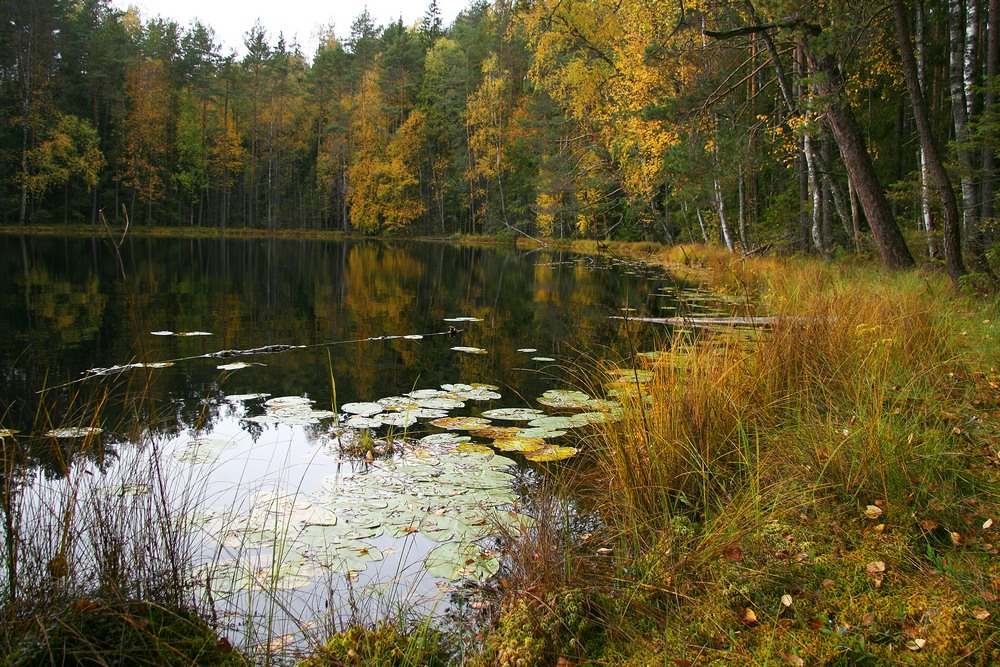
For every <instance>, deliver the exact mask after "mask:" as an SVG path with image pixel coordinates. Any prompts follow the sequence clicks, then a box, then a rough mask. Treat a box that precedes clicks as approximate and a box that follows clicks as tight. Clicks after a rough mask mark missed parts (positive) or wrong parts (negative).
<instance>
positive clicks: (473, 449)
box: [455, 442, 493, 456]
mask: <svg viewBox="0 0 1000 667" xmlns="http://www.w3.org/2000/svg"><path fill="white" fill-rule="evenodd" d="M455 451H457V452H459V453H461V454H482V455H488V456H493V450H492V449H490V448H489V447H487V446H485V445H478V444H476V443H474V442H463V443H461V444H459V445H458V447H456V448H455Z"/></svg>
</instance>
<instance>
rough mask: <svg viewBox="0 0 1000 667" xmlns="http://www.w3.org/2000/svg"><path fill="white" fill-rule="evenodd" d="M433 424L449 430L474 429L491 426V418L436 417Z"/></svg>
mask: <svg viewBox="0 0 1000 667" xmlns="http://www.w3.org/2000/svg"><path fill="white" fill-rule="evenodd" d="M431 424H433V425H434V426H437V427H438V428H443V429H446V430H449V431H472V430H475V429H477V428H483V427H484V426H489V424H490V420H488V419H483V418H482V417H445V418H443V419H435V420H434V421H432V422H431Z"/></svg>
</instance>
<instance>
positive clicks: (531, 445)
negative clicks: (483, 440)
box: [493, 436, 546, 452]
mask: <svg viewBox="0 0 1000 667" xmlns="http://www.w3.org/2000/svg"><path fill="white" fill-rule="evenodd" d="M493 446H494V447H496V448H497V449H500V450H502V451H505V452H523V451H525V450H528V449H538V448H540V447H545V446H546V443H545V440H543V439H542V438H525V437H523V436H514V437H512V438H499V439H497V440H494V441H493Z"/></svg>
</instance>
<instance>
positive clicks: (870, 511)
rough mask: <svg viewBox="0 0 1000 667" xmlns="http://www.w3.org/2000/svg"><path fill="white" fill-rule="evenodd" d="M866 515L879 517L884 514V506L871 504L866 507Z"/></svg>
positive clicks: (872, 517)
mask: <svg viewBox="0 0 1000 667" xmlns="http://www.w3.org/2000/svg"><path fill="white" fill-rule="evenodd" d="M865 516H866V517H867V518H869V519H877V518H879V517H880V516H882V508H881V507H879V506H878V505H869V506H868V507H866V508H865Z"/></svg>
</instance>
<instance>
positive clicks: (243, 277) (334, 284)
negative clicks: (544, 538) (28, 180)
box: [0, 236, 711, 644]
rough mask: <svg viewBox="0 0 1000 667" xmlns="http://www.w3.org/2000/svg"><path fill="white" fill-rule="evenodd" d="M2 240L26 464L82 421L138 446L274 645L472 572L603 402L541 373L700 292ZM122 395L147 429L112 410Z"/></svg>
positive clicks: (402, 256) (532, 257) (642, 273)
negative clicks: (156, 461) (152, 454)
mask: <svg viewBox="0 0 1000 667" xmlns="http://www.w3.org/2000/svg"><path fill="white" fill-rule="evenodd" d="M0 247H2V252H0V261H2V262H3V263H4V270H3V272H2V273H0V279H2V280H3V289H2V290H0V300H2V301H0V309H2V313H3V322H4V326H3V327H2V328H0V363H2V368H3V379H2V385H0V419H2V423H0V428H4V429H16V430H18V431H20V434H21V435H20V437H21V442H23V443H25V446H26V447H31V446H32V443H36V444H39V445H40V446H38V447H37V448H36V449H37V451H34V450H33V453H32V455H31V457H29V459H30V460H31V461H33V462H34V463H35V464H36V465H37V466H39V467H40V468H41V469H45V470H47V471H48V473H49V476H50V477H53V478H58V477H60V475H63V474H65V475H69V474H70V471H71V470H72V467H73V466H72V465H70V464H68V463H67V460H71V459H72V445H71V444H69V445H63V446H60V447H55V448H53V447H52V446H51V442H52V441H54V440H58V441H59V442H61V443H62V442H69V443H72V442H74V441H75V440H82V439H85V438H82V437H81V435H80V434H81V433H83V431H81V430H79V429H93V430H92V431H89V433H90V434H91V435H90V436H89V437H90V438H91V439H93V438H98V439H101V441H102V446H101V451H107V450H114V451H118V452H119V454H123V453H124V452H125V450H127V449H129V448H135V446H136V440H141V441H142V443H144V446H146V447H152V448H153V449H154V450H155V451H156V452H157V455H158V456H162V458H163V460H164V467H163V468H162V469H163V470H165V471H166V472H164V473H162V474H163V475H165V476H166V477H168V478H169V481H170V485H169V488H170V490H171V491H170V492H171V493H172V494H173V496H174V497H176V498H178V499H179V500H177V501H176V502H177V503H179V504H180V505H182V506H183V508H184V510H183V511H184V512H186V513H187V514H188V516H190V517H193V518H192V520H191V521H192V524H193V526H194V528H193V530H194V532H196V533H198V539H197V540H193V541H192V544H197V545H198V546H197V547H196V551H197V553H196V555H195V557H194V562H193V567H194V570H193V573H194V576H195V578H196V579H199V578H200V579H205V578H208V579H210V580H211V581H214V582H215V583H214V584H211V583H210V584H209V586H212V585H214V590H212V591H211V600H212V604H214V605H217V606H219V607H220V608H221V613H222V614H223V615H225V614H227V613H228V614H230V615H231V616H232V617H233V618H237V619H242V620H240V621H239V623H241V624H242V628H243V629H242V632H243V633H245V634H246V635H247V636H250V635H261V634H262V633H261V631H260V630H259V629H252V628H251V627H250V626H251V625H253V623H252V622H251V620H249V619H251V618H253V617H255V616H256V617H266V618H267V628H266V630H265V631H264V632H263V635H265V636H266V637H267V640H266V641H268V642H272V641H274V637H276V636H279V637H281V636H285V637H289V638H290V639H289V640H288V641H289V642H291V643H292V644H294V642H295V641H296V640H295V637H297V636H299V635H301V633H302V631H303V628H306V627H309V626H311V625H312V624H315V623H317V622H318V621H317V620H316V618H317V617H319V616H323V615H326V616H327V617H329V616H331V615H333V616H343V615H345V614H350V615H357V614H358V613H359V612H358V606H359V599H361V600H366V602H364V603H363V604H361V606H362V607H364V609H362V615H364V613H365V612H367V614H368V615H369V616H370V615H372V614H374V615H378V614H379V613H383V612H384V611H385V608H386V607H391V606H392V605H394V604H397V603H399V602H401V601H405V602H407V603H414V601H416V600H424V601H427V600H430V602H423V603H420V604H425V606H426V605H429V606H430V607H435V605H439V604H441V600H442V595H444V594H445V593H447V592H449V591H453V590H455V589H457V588H460V587H461V584H462V583H463V582H467V581H469V580H472V581H482V580H485V579H488V578H489V577H490V576H491V575H492V574H494V573H495V572H496V571H497V568H498V567H500V563H501V562H502V554H498V553H496V552H494V551H493V550H492V548H491V545H492V542H491V541H490V537H491V531H494V530H495V529H496V526H497V524H498V523H500V524H505V525H506V527H507V528H508V529H512V530H515V531H518V530H522V531H523V530H530V526H531V521H532V519H531V517H530V516H528V513H527V512H526V511H525V510H524V509H523V508H524V503H523V502H522V501H523V498H522V497H521V496H520V495H519V494H520V493H521V492H522V491H523V490H524V489H525V488H528V487H530V484H531V483H532V480H533V479H535V478H536V477H537V476H538V475H540V474H547V471H550V470H551V469H552V468H553V467H555V466H560V465H569V464H570V462H571V461H572V459H571V458H565V457H569V456H571V455H572V454H573V453H574V452H573V450H572V449H571V448H573V447H575V446H576V445H577V444H579V443H578V442H577V441H576V440H574V437H573V435H574V433H575V432H576V430H577V429H579V427H581V426H586V425H587V424H590V423H595V422H600V421H601V420H603V419H607V418H611V417H612V416H613V412H614V410H613V405H612V404H609V403H608V401H606V400H604V397H603V396H597V395H596V394H597V392H598V391H600V383H599V382H597V381H596V379H595V380H593V386H591V387H589V390H590V391H591V392H592V393H593V394H595V395H594V396H590V397H588V396H584V397H582V398H581V397H580V396H579V395H576V394H574V395H569V397H568V398H567V397H566V396H564V395H561V394H552V393H551V390H564V389H570V388H580V385H581V384H584V383H586V381H587V378H588V377H593V375H594V374H593V369H594V361H595V360H596V359H600V358H610V359H614V360H617V361H621V360H628V359H631V358H633V357H634V355H635V354H636V353H638V352H641V351H648V350H651V349H652V348H653V347H654V346H655V345H656V344H657V342H658V341H659V340H660V339H662V338H663V337H664V335H665V332H664V331H663V330H662V328H661V327H660V326H659V325H642V324H636V323H634V322H626V321H623V320H621V319H615V318H613V317H612V316H615V315H622V314H623V313H627V314H630V315H634V316H638V317H665V316H671V315H674V314H676V313H677V312H678V310H679V309H683V310H684V311H686V312H690V311H692V310H694V311H697V310H698V309H703V308H706V307H711V305H710V304H709V306H706V305H705V303H706V302H704V301H702V300H700V299H699V298H694V297H693V296H692V297H691V298H687V296H685V295H688V296H691V295H693V294H695V292H691V291H689V290H690V287H689V286H684V285H680V284H678V283H677V282H676V281H675V280H674V279H672V278H670V277H669V276H667V275H665V274H663V273H662V272H660V271H658V270H653V269H650V268H647V267H643V266H641V265H639V264H637V263H635V262H628V261H623V260H618V259H615V258H611V257H585V256H579V255H574V254H572V253H568V252H564V251H553V250H547V249H541V250H534V251H524V250H516V249H513V248H495V247H489V248H485V247H469V246H455V245H449V244H444V243H417V242H405V243H404V242H379V241H337V242H321V241H288V240H231V239H229V240H215V239H212V240H208V239H158V238H143V237H131V236H130V237H126V238H124V239H108V238H103V237H94V238H80V237H76V238H55V237H15V236H6V237H0ZM626 363H627V362H626ZM594 387H597V390H596V391H595V389H594ZM583 388H585V389H586V388H587V387H583ZM39 392H41V393H39ZM546 392H550V393H549V394H546ZM137 395H138V396H140V397H141V399H142V400H135V397H136V396H137ZM545 397H548V400H546V398H545ZM590 401H593V402H590ZM40 404H44V405H45V406H46V407H45V410H44V411H40V410H39V405H40ZM609 405H612V407H609ZM511 408H517V409H522V410H525V412H517V411H513V412H511V411H510V410H506V411H504V410H502V409H511ZM498 410H499V412H498ZM41 412H44V413H45V415H46V416H45V419H44V420H43V421H42V422H40V420H39V414H40V413H41ZM137 412H138V413H140V415H139V418H140V419H141V421H142V424H143V427H144V433H143V435H141V436H137V435H136V433H135V430H134V429H126V428H125V426H124V425H125V424H134V418H135V416H136V413H137ZM567 415H570V416H571V417H572V418H573V419H575V420H576V421H575V422H571V423H570V422H566V421H558V420H559V419H562V420H565V419H566V418H567ZM587 415H589V417H587ZM553 417H555V418H556V421H552V420H551V418H553ZM455 418H462V419H476V420H477V421H475V422H474V423H472V424H468V423H465V422H461V423H456V422H455V421H448V420H449V419H451V420H454V419H455ZM60 428H62V429H78V430H76V431H63V432H62V433H61V434H60V432H59V431H58V430H57V429H60ZM97 429H101V430H100V432H99V433H98V432H97ZM489 429H500V430H494V431H490V430H489ZM503 429H507V430H506V431H504V430H503ZM517 429H520V430H521V431H520V435H523V436H524V437H523V438H520V436H519V438H520V439H514V440H512V439H511V437H512V433H513V434H514V435H517V433H515V431H517ZM526 429H527V432H525V430H526ZM43 430H47V432H48V433H49V435H48V436H45V437H42V436H41V434H40V433H39V432H40V431H43ZM564 433H565V434H566V435H561V434H564ZM60 435H71V436H73V437H68V438H62V439H60V438H59V436H60ZM505 438H506V439H505ZM45 443H48V445H45ZM393 443H396V444H395V445H394V446H393ZM41 445H45V446H41ZM390 449H391V451H390ZM53 451H55V454H53ZM67 451H69V454H67ZM369 452H371V453H369ZM532 453H534V456H532ZM53 456H55V458H56V459H58V460H53ZM126 458H127V457H125V456H121V460H123V461H124V460H126ZM102 467H103V468H105V469H107V470H108V472H107V473H106V474H108V475H110V476H112V477H113V476H114V475H116V474H117V475H119V476H121V475H122V473H121V471H120V470H119V471H118V472H115V470H114V466H111V467H110V468H109V467H108V466H102ZM158 474H159V473H158ZM121 479H122V480H124V479H125V478H124V477H121ZM117 488H120V489H121V493H122V494H125V493H127V492H134V493H147V492H148V491H149V489H148V488H144V485H143V484H141V483H135V484H133V483H131V482H130V483H128V484H126V483H125V482H124V481H122V482H121V483H120V484H119V487H117ZM498 517H499V519H498ZM199 568H201V569H199ZM206 568H207V570H206ZM205 571H208V572H209V573H210V576H208V577H205V576H204V573H205ZM220 581H225V583H222V584H220V583H218V582H220ZM387 582H392V583H391V584H387ZM202 584H204V581H202ZM255 587H256V588H258V589H263V590H266V591H268V593H267V594H264V595H262V594H260V593H259V592H257V593H254V589H255ZM387 591H388V592H387ZM278 595H281V596H284V597H283V598H282V600H281V602H280V604H277V603H276V602H275V599H276V597H275V596H278ZM379 595H383V596H386V598H387V599H388V602H382V603H380V602H377V601H372V600H373V598H374V597H377V596H379ZM261 600H264V601H263V602H262V601H261ZM261 605H263V608H261ZM256 641H260V637H259V636H258V637H257V639H256Z"/></svg>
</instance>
